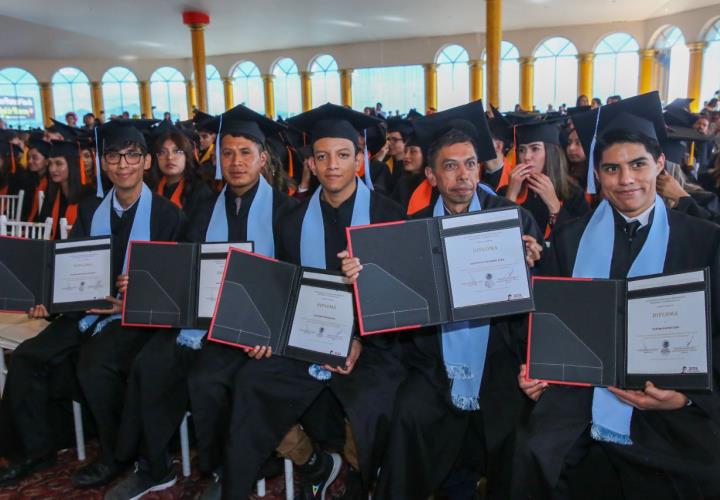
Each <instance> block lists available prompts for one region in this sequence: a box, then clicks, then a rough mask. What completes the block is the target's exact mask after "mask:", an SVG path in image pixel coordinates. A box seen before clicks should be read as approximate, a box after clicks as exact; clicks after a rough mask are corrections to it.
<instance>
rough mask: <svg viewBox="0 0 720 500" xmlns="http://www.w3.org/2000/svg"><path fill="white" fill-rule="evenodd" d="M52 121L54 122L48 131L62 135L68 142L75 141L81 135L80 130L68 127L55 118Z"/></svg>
mask: <svg viewBox="0 0 720 500" xmlns="http://www.w3.org/2000/svg"><path fill="white" fill-rule="evenodd" d="M50 120H52V122H53V124H52V125H51V126H49V127H48V128H47V129H48V130H49V131H50V132H57V133H58V134H60V135H62V136H63V138H64V139H65V140H66V141H74V140H75V139H77V136H78V135H79V134H80V129H78V128H76V127H71V126H70V125H66V124H64V123H62V122H59V121H57V120H56V119H55V118H50Z"/></svg>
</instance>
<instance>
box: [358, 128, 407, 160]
mask: <svg viewBox="0 0 720 500" xmlns="http://www.w3.org/2000/svg"><path fill="white" fill-rule="evenodd" d="M386 127H387V125H386V124H385V123H384V122H380V123H377V124H376V125H374V126H372V127H368V128H367V131H366V134H365V145H366V146H367V148H368V151H370V154H371V155H374V154H376V153H377V152H378V151H380V149H381V148H382V147H383V146H384V145H385V143H386V142H387V132H388V130H387V128H386ZM412 136H413V133H412V127H411V133H410V134H406V137H407V138H408V139H410V138H411V137H412Z"/></svg>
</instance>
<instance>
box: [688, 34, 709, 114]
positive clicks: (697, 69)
mask: <svg viewBox="0 0 720 500" xmlns="http://www.w3.org/2000/svg"><path fill="white" fill-rule="evenodd" d="M706 45H707V44H706V43H705V42H693V43H689V44H688V49H690V69H689V72H688V91H687V96H688V97H689V98H691V99H693V101H692V102H691V103H690V111H692V112H693V113H697V112H698V111H700V104H701V103H700V86H701V84H702V72H703V54H704V52H705V47H706Z"/></svg>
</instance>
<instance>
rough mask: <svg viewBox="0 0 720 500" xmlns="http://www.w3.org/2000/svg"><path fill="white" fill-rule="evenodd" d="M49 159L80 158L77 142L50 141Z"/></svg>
mask: <svg viewBox="0 0 720 500" xmlns="http://www.w3.org/2000/svg"><path fill="white" fill-rule="evenodd" d="M50 146H51V147H50V154H49V156H50V158H57V157H59V156H62V157H63V158H78V157H79V156H80V146H79V145H78V143H77V142H70V141H52V142H51V143H50Z"/></svg>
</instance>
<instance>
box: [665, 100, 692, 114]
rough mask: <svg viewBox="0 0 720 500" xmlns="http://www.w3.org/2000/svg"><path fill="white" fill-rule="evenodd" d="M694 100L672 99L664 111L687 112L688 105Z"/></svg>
mask: <svg viewBox="0 0 720 500" xmlns="http://www.w3.org/2000/svg"><path fill="white" fill-rule="evenodd" d="M694 100H695V99H693V98H690V97H679V98H677V99H674V100H673V101H672V102H671V103H670V104H668V105H667V106H665V109H684V110H686V111H687V110H689V109H690V103H692V102H693V101H694Z"/></svg>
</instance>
